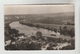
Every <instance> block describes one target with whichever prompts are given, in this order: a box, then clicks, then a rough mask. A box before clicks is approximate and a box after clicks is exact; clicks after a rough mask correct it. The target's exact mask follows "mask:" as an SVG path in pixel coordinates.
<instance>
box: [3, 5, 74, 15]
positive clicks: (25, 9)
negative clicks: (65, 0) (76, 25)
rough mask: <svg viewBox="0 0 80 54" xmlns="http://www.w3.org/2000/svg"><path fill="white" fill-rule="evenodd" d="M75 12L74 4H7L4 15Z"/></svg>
mask: <svg viewBox="0 0 80 54" xmlns="http://www.w3.org/2000/svg"><path fill="white" fill-rule="evenodd" d="M60 12H74V5H5V6H4V15H12V14H45V13H60Z"/></svg>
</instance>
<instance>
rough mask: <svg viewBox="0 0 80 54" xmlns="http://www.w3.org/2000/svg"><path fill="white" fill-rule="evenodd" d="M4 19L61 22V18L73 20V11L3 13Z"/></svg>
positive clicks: (49, 22)
mask: <svg viewBox="0 0 80 54" xmlns="http://www.w3.org/2000/svg"><path fill="white" fill-rule="evenodd" d="M4 17H5V20H16V19H17V20H18V19H23V20H25V22H28V21H29V22H34V23H48V24H62V23H63V22H62V20H71V21H74V12H67V13H46V14H20V15H4Z"/></svg>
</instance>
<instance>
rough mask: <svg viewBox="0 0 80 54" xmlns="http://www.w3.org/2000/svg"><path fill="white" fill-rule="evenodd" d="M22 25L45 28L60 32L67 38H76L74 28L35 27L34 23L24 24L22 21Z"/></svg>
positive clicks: (37, 26) (37, 25)
mask: <svg viewBox="0 0 80 54" xmlns="http://www.w3.org/2000/svg"><path fill="white" fill-rule="evenodd" d="M20 23H21V24H23V25H27V26H30V27H36V28H43V29H47V30H51V31H54V32H59V33H60V34H61V35H66V36H71V37H74V36H75V30H74V28H67V26H64V27H62V26H59V28H53V27H49V26H42V25H39V24H36V25H35V24H33V23H24V22H21V21H20Z"/></svg>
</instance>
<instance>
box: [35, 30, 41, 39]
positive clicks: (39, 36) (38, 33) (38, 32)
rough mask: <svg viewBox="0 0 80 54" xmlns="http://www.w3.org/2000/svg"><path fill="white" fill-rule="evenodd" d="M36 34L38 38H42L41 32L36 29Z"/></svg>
mask: <svg viewBox="0 0 80 54" xmlns="http://www.w3.org/2000/svg"><path fill="white" fill-rule="evenodd" d="M36 36H37V38H38V39H40V38H42V33H41V32H40V31H37V33H36Z"/></svg>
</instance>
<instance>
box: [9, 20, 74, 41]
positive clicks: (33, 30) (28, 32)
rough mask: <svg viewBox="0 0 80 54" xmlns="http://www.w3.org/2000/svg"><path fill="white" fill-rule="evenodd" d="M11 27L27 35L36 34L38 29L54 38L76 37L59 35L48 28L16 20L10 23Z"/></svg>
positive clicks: (44, 34)
mask: <svg viewBox="0 0 80 54" xmlns="http://www.w3.org/2000/svg"><path fill="white" fill-rule="evenodd" d="M9 25H10V27H11V28H14V29H16V30H19V33H24V34H25V35H26V36H31V35H36V32H37V31H41V32H42V34H43V36H48V37H54V38H63V39H69V40H70V39H74V38H71V37H69V36H63V35H57V33H55V32H54V31H49V30H47V29H42V28H39V29H38V28H36V27H30V26H27V25H22V24H20V23H19V21H15V22H12V23H10V24H9ZM50 34H56V36H51V35H50Z"/></svg>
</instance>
